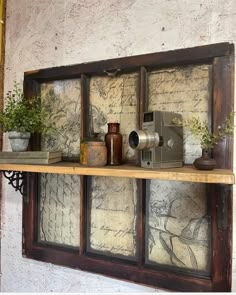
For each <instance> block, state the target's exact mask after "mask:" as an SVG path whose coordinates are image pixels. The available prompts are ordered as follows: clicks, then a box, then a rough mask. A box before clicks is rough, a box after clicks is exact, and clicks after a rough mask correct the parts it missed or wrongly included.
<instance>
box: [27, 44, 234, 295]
mask: <svg viewBox="0 0 236 295" xmlns="http://www.w3.org/2000/svg"><path fill="white" fill-rule="evenodd" d="M198 64H210V65H212V71H213V76H212V80H213V81H212V83H213V84H212V85H213V91H212V101H211V103H210V111H209V119H210V120H209V121H210V122H211V125H212V129H213V130H216V129H217V126H218V125H219V124H220V122H222V120H223V119H224V118H225V116H227V115H229V113H230V111H231V110H232V109H233V102H234V45H233V44H229V43H219V44H212V45H207V46H200V47H194V48H188V49H179V50H174V51H168V52H160V53H151V54H145V55H139V56H131V57H124V58H117V59H110V60H105V61H96V62H91V63H82V64H78V65H70V66H62V67H55V68H49V69H42V70H38V71H32V72H26V73H25V75H24V92H25V94H26V95H27V96H31V95H34V94H37V93H38V92H39V88H40V83H43V82H48V81H53V80H63V79H73V78H80V79H81V134H80V136H81V138H84V137H85V136H86V134H87V131H88V130H87V129H86V128H87V126H88V109H89V98H88V91H87V89H88V78H89V77H90V76H93V75H105V72H107V71H115V70H117V69H119V70H120V72H119V73H130V72H134V71H138V72H139V75H140V89H139V115H140V116H139V125H140V127H141V126H142V113H143V111H144V110H146V109H147V70H152V69H163V68H167V67H173V66H183V65H198ZM31 144H32V148H34V149H38V148H39V147H40V138H38V137H34V138H33V140H32V141H31ZM213 153H214V157H215V158H216V159H217V163H218V168H228V169H232V166H233V139H229V138H227V139H226V140H224V141H222V142H221V143H220V144H218V145H217V147H216V148H215V149H214V151H213ZM80 178H81V179H80V180H81V192H80V204H81V209H80V249H79V250H74V249H68V248H63V247H61V246H51V245H45V244H42V243H40V242H38V241H37V228H38V222H37V218H38V213H37V212H38V204H39V200H38V194H37V187H38V183H37V182H38V177H37V173H34V174H33V173H32V174H31V182H30V186H31V193H30V200H29V202H28V203H27V202H23V250H22V251H23V256H24V257H28V258H32V259H36V260H40V261H44V262H50V263H54V264H58V265H63V266H69V267H72V268H77V269H80V270H86V271H90V272H95V273H99V274H103V275H107V276H110V277H114V278H119V279H124V280H129V281H133V282H136V283H141V284H146V285H149V286H154V287H158V288H162V289H168V290H175V291H192V292H193V291H202V292H207V291H230V290H231V276H232V270H231V263H232V208H233V206H232V185H223V184H207V190H208V194H207V197H208V200H209V203H210V210H211V216H212V220H211V224H212V241H211V244H212V245H211V247H212V249H211V261H212V265H211V276H210V277H209V278H205V277H204V278H203V277H200V276H193V275H187V274H186V275H183V273H182V272H181V271H180V272H179V273H178V272H171V271H167V270H164V269H163V270H160V268H158V269H153V268H151V267H148V266H147V265H145V263H144V245H145V244H144V237H145V220H144V217H145V184H146V181H145V180H137V182H138V185H139V187H140V189H139V192H140V193H139V195H138V202H139V206H138V208H139V210H138V240H137V245H138V262H137V264H131V263H127V262H121V261H117V260H115V259H113V258H110V259H108V258H107V259H102V258H99V257H97V256H91V255H88V253H86V237H85V234H86V183H87V181H86V179H87V176H80Z"/></svg>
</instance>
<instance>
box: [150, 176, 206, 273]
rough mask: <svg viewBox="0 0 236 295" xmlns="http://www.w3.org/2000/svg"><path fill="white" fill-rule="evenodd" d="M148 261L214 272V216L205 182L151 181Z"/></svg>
mask: <svg viewBox="0 0 236 295" xmlns="http://www.w3.org/2000/svg"><path fill="white" fill-rule="evenodd" d="M147 187H148V189H147V190H148V191H147V196H148V198H147V206H146V208H147V217H146V218H147V220H146V263H147V264H152V265H156V266H158V265H159V266H160V265H161V266H162V267H163V266H164V267H165V266H166V267H168V268H170V267H171V268H172V269H180V268H181V269H182V270H184V269H185V270H186V271H189V270H190V271H194V272H196V271H197V272H201V273H204V274H206V275H207V274H209V272H210V255H209V253H210V236H211V230H210V217H209V215H208V206H207V196H206V186H205V185H204V184H197V183H186V182H181V183H180V182H174V181H172V182H168V181H158V180H152V181H149V185H148V186H147Z"/></svg>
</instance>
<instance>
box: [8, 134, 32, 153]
mask: <svg viewBox="0 0 236 295" xmlns="http://www.w3.org/2000/svg"><path fill="white" fill-rule="evenodd" d="M30 135H31V134H30V132H17V131H10V132H8V138H9V140H10V144H11V149H12V151H13V152H24V151H26V150H27V147H28V145H29V139H30Z"/></svg>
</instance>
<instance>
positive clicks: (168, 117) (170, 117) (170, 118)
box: [129, 111, 183, 168]
mask: <svg viewBox="0 0 236 295" xmlns="http://www.w3.org/2000/svg"><path fill="white" fill-rule="evenodd" d="M179 122H182V116H181V115H180V114H176V113H172V112H161V111H154V112H144V113H143V129H142V130H138V131H132V132H131V133H130V134H129V145H130V146H131V148H133V149H138V150H141V167H143V168H172V167H182V166H183V126H182V125H181V124H179Z"/></svg>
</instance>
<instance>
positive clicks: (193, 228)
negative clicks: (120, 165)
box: [146, 65, 212, 273]
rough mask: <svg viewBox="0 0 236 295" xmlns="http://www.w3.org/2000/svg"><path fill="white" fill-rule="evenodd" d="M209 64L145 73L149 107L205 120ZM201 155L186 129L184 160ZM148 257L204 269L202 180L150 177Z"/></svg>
mask: <svg viewBox="0 0 236 295" xmlns="http://www.w3.org/2000/svg"><path fill="white" fill-rule="evenodd" d="M211 75H212V67H211V66H210V65H199V66H186V67H176V68H170V69H165V70H159V71H155V72H151V73H150V74H149V81H148V86H149V107H148V108H149V111H155V110H160V111H172V112H177V113H181V114H182V116H183V119H187V118H190V117H192V116H198V117H199V118H201V119H202V120H208V105H209V101H210V99H211V87H212V85H211V81H212V79H211ZM200 155H201V148H200V141H199V139H196V138H195V137H193V136H192V135H191V134H190V132H189V131H188V130H187V129H186V128H184V162H185V164H192V162H193V161H194V159H195V158H197V157H199V156H200ZM147 189H148V191H147V193H148V194H147V195H148V196H149V197H148V198H147V206H146V211H147V222H146V262H147V263H149V264H159V265H160V264H161V265H168V266H169V267H172V268H176V267H177V268H184V269H190V270H194V271H201V272H204V273H208V272H209V270H210V256H209V253H210V237H211V228H210V217H209V216H208V209H207V208H208V206H207V194H206V187H205V185H204V184H193V183H184V182H183V183H180V182H173V181H171V182H166V181H158V180H153V181H150V185H149V186H148V188H147Z"/></svg>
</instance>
